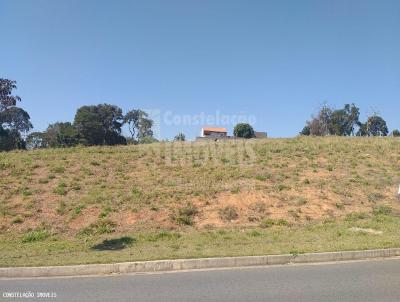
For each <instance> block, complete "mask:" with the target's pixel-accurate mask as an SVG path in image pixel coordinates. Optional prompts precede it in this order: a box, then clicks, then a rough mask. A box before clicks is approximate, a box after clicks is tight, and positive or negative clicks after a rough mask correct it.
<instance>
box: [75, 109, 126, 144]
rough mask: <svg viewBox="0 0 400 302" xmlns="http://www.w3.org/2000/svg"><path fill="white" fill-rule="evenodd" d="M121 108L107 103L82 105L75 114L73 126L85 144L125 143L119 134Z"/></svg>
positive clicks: (121, 119)
mask: <svg viewBox="0 0 400 302" xmlns="http://www.w3.org/2000/svg"><path fill="white" fill-rule="evenodd" d="M122 124H123V115H122V109H121V108H119V107H117V106H114V105H109V104H100V105H97V106H83V107H81V108H79V109H78V110H77V112H76V114H75V119H74V126H75V127H76V129H77V131H78V134H79V137H80V140H81V142H82V143H83V144H85V145H117V144H126V140H125V138H124V137H123V136H121V127H122Z"/></svg>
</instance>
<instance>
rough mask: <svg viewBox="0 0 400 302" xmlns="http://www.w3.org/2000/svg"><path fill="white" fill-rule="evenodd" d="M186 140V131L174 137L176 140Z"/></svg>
mask: <svg viewBox="0 0 400 302" xmlns="http://www.w3.org/2000/svg"><path fill="white" fill-rule="evenodd" d="M185 140H186V136H185V134H184V133H182V132H179V133H178V134H177V135H175V137H174V141H176V142H184V141H185Z"/></svg>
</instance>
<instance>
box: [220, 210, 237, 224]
mask: <svg viewBox="0 0 400 302" xmlns="http://www.w3.org/2000/svg"><path fill="white" fill-rule="evenodd" d="M219 217H220V218H221V219H222V220H226V221H231V220H236V219H238V218H239V214H238V212H237V209H236V207H234V206H226V207H225V208H222V209H220V210H219Z"/></svg>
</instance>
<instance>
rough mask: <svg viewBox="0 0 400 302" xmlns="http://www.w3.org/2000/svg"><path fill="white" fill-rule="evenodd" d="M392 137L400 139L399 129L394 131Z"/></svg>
mask: <svg viewBox="0 0 400 302" xmlns="http://www.w3.org/2000/svg"><path fill="white" fill-rule="evenodd" d="M392 136H393V137H399V136H400V131H399V130H398V129H394V130H393V131H392Z"/></svg>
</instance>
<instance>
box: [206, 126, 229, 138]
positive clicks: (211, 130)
mask: <svg viewBox="0 0 400 302" xmlns="http://www.w3.org/2000/svg"><path fill="white" fill-rule="evenodd" d="M200 136H201V137H206V138H225V137H227V136H228V130H226V128H216V127H204V128H202V129H201V135H200Z"/></svg>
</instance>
